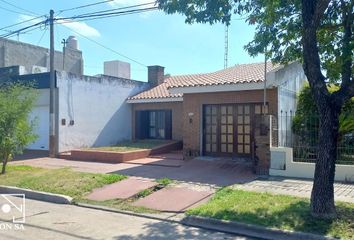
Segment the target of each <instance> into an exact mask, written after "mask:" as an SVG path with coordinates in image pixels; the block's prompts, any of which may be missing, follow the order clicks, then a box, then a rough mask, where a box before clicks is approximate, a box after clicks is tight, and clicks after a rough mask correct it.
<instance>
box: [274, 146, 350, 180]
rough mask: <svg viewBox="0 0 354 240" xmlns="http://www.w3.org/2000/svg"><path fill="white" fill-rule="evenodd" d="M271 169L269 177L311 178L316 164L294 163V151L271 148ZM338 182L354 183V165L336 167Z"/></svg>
mask: <svg viewBox="0 0 354 240" xmlns="http://www.w3.org/2000/svg"><path fill="white" fill-rule="evenodd" d="M270 151H271V167H270V169H269V175H271V176H283V177H295V178H311V179H313V176H314V172H315V164H314V163H304V162H294V161H293V149H292V148H286V147H271V148H270ZM335 180H336V181H342V182H354V165H340V164H337V165H336V175H335Z"/></svg>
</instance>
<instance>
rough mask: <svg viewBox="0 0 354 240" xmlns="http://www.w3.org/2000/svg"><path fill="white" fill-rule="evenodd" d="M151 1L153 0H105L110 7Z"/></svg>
mask: <svg viewBox="0 0 354 240" xmlns="http://www.w3.org/2000/svg"><path fill="white" fill-rule="evenodd" d="M153 1H154V0H114V1H109V0H107V2H108V4H109V5H111V6H112V7H117V6H131V5H138V4H144V3H149V2H153Z"/></svg>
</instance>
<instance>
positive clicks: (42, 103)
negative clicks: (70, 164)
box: [0, 66, 149, 152]
mask: <svg viewBox="0 0 354 240" xmlns="http://www.w3.org/2000/svg"><path fill="white" fill-rule="evenodd" d="M21 69H22V67H19V66H15V67H7V68H0V76H7V77H10V78H11V79H12V80H16V81H17V80H18V81H23V82H29V81H33V82H34V83H35V86H36V88H38V89H39V96H38V100H37V103H36V104H35V107H34V109H33V111H32V114H31V118H32V119H34V118H36V121H37V126H36V130H35V133H36V134H37V135H38V139H37V140H36V141H35V142H34V143H32V144H30V145H29V146H28V149H32V150H48V149H49V73H39V74H24V75H19V74H18V73H19V72H20V70H21ZM0 78H1V77H0ZM148 86H149V85H148V83H146V82H139V81H134V80H130V79H123V78H117V77H111V76H107V75H99V76H95V77H91V76H77V75H75V74H72V73H67V72H64V71H61V72H58V71H56V93H57V96H58V97H57V103H56V106H57V107H56V108H57V114H56V116H57V118H56V120H57V127H56V129H57V131H56V132H57V138H58V139H57V140H58V150H59V152H63V151H68V150H71V149H75V148H83V147H92V146H107V145H114V144H116V143H117V142H119V141H122V140H129V139H131V135H132V133H131V129H132V126H131V124H132V114H131V106H130V105H129V104H128V103H126V101H125V100H126V99H127V98H128V97H130V96H132V95H135V94H137V93H139V92H141V91H144V90H146V89H147V87H148Z"/></svg>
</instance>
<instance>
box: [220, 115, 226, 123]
mask: <svg viewBox="0 0 354 240" xmlns="http://www.w3.org/2000/svg"><path fill="white" fill-rule="evenodd" d="M221 123H223V124H225V123H226V116H221Z"/></svg>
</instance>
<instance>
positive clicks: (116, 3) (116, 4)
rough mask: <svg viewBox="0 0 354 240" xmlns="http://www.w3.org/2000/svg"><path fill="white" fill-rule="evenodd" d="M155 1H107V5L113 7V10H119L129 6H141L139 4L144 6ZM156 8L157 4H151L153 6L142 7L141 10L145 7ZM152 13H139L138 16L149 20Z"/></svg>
mask: <svg viewBox="0 0 354 240" xmlns="http://www.w3.org/2000/svg"><path fill="white" fill-rule="evenodd" d="M154 1H155V0H113V1H109V0H107V3H108V4H109V5H111V6H112V7H113V8H117V7H118V8H119V7H127V6H134V5H139V4H144V3H152V2H154ZM154 6H156V5H155V4H151V5H145V6H141V7H140V8H143V7H154ZM150 13H151V12H150V11H149V12H143V13H139V14H138V15H139V16H140V17H142V18H147V17H148V16H149V15H150Z"/></svg>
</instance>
